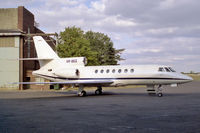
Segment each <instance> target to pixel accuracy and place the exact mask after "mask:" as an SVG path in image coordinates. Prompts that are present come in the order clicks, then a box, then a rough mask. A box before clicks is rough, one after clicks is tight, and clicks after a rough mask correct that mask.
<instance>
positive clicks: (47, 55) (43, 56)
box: [33, 36, 59, 67]
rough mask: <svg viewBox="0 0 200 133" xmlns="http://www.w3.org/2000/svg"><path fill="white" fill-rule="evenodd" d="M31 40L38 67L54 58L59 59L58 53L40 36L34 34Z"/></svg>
mask: <svg viewBox="0 0 200 133" xmlns="http://www.w3.org/2000/svg"><path fill="white" fill-rule="evenodd" d="M33 41H34V44H35V49H36V53H37V57H38V58H37V59H38V60H39V63H40V67H43V66H45V65H46V64H49V63H50V62H51V61H52V60H54V59H59V57H58V55H57V54H56V53H55V52H54V51H53V49H52V48H51V47H50V46H49V45H48V44H47V42H46V41H45V40H44V39H43V38H42V37H41V36H34V37H33ZM52 63H53V62H52ZM53 64H55V63H53Z"/></svg>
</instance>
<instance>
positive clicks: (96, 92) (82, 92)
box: [78, 86, 102, 97]
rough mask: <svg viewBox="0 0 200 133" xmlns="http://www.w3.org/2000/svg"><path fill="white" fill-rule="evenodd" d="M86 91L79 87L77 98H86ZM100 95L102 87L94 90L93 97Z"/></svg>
mask: <svg viewBox="0 0 200 133" xmlns="http://www.w3.org/2000/svg"><path fill="white" fill-rule="evenodd" d="M86 94H87V93H86V91H85V90H84V86H79V89H78V96H80V97H84V96H86ZM101 94H102V87H101V86H98V87H97V89H96V90H95V95H101Z"/></svg>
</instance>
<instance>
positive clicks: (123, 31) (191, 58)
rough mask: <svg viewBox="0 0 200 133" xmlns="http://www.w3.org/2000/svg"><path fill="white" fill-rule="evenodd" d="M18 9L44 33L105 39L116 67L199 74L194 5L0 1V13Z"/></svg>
mask: <svg viewBox="0 0 200 133" xmlns="http://www.w3.org/2000/svg"><path fill="white" fill-rule="evenodd" d="M20 5H21V6H25V7H26V8H27V9H28V10H30V11H31V12H32V13H33V14H34V15H35V20H36V21H37V22H38V23H39V24H40V27H39V28H40V29H41V30H43V31H45V32H58V33H59V32H60V31H62V30H64V28H65V27H68V26H76V27H80V28H82V29H83V30H84V31H88V30H92V31H96V32H102V33H105V34H107V35H109V37H111V39H112V41H113V42H114V47H115V48H125V49H126V50H125V51H124V52H123V54H122V57H123V58H125V59H126V60H125V61H122V62H120V64H164V65H170V66H173V67H174V68H175V69H177V71H185V72H189V71H191V70H193V71H195V72H200V16H199V15H200V1H199V0H0V7H1V8H13V7H14V8H16V7H17V6H20Z"/></svg>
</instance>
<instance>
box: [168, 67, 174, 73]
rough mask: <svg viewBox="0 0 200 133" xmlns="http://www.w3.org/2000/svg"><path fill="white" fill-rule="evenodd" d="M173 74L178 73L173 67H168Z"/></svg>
mask: <svg viewBox="0 0 200 133" xmlns="http://www.w3.org/2000/svg"><path fill="white" fill-rule="evenodd" d="M168 68H169V69H170V70H171V71H172V72H176V71H175V70H174V69H172V68H171V67H168Z"/></svg>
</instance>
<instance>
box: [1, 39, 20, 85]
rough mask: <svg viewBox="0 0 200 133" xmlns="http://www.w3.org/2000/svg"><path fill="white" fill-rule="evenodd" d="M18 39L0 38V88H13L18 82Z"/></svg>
mask: <svg viewBox="0 0 200 133" xmlns="http://www.w3.org/2000/svg"><path fill="white" fill-rule="evenodd" d="M19 43H20V37H0V88H14V89H17V88H18V85H13V84H10V83H12V82H19V60H18V58H19Z"/></svg>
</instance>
